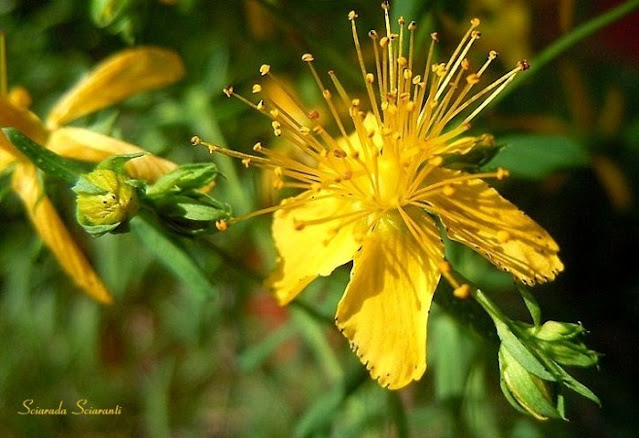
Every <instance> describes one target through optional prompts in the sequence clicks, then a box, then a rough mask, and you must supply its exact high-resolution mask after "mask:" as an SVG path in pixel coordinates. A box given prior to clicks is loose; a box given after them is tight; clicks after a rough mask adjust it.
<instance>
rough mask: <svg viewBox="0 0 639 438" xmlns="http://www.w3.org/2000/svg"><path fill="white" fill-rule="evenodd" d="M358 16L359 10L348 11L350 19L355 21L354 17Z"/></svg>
mask: <svg viewBox="0 0 639 438" xmlns="http://www.w3.org/2000/svg"><path fill="white" fill-rule="evenodd" d="M356 18H357V12H355V11H350V12H349V13H348V19H349V21H353V20H354V19H356Z"/></svg>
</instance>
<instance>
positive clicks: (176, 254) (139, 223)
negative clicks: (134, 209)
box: [130, 216, 217, 298]
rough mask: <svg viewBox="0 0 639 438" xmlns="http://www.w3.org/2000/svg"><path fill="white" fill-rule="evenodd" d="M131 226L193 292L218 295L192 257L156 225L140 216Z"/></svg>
mask: <svg viewBox="0 0 639 438" xmlns="http://www.w3.org/2000/svg"><path fill="white" fill-rule="evenodd" d="M130 225H131V229H132V230H133V231H134V232H135V233H136V235H137V236H138V237H139V238H140V240H141V241H142V242H143V243H144V244H145V245H146V246H147V247H148V248H149V249H150V250H151V251H152V252H153V253H154V254H155V256H156V257H157V258H158V259H159V260H160V261H161V262H162V263H163V264H164V265H165V266H166V267H167V268H168V269H169V270H171V271H172V272H173V273H174V274H175V275H177V276H178V277H179V278H180V279H181V280H182V281H183V282H184V283H186V284H187V285H188V286H189V288H190V289H191V290H193V292H195V293H196V294H197V295H198V296H200V297H202V298H213V297H215V296H216V295H217V289H216V288H215V287H214V286H213V285H211V283H210V282H209V280H208V279H207V278H206V275H205V274H204V272H202V270H201V269H200V268H199V267H198V265H197V264H196V263H195V261H194V260H193V259H192V258H191V256H190V255H189V254H188V253H187V252H185V251H184V250H183V249H182V248H180V247H179V246H178V245H177V244H176V243H175V242H173V241H172V240H171V239H170V238H169V237H168V236H166V235H164V233H162V232H161V231H160V230H159V229H158V228H156V227H155V225H153V224H151V223H150V222H149V221H147V220H145V219H143V218H142V217H140V216H137V217H135V218H133V219H132V220H131V222H130Z"/></svg>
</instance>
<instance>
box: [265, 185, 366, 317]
mask: <svg viewBox="0 0 639 438" xmlns="http://www.w3.org/2000/svg"><path fill="white" fill-rule="evenodd" d="M327 196H328V194H327V192H325V191H322V190H320V191H319V192H318V193H317V194H311V193H310V192H303V193H302V194H300V195H298V196H297V197H295V198H290V199H287V200H284V201H283V202H285V203H286V202H287V203H289V205H291V207H290V208H287V207H284V208H282V209H281V210H278V211H277V212H276V213H275V215H274V218H273V238H274V239H275V246H276V247H277V251H278V253H279V259H278V263H277V267H276V269H275V271H274V272H273V273H272V274H271V276H270V278H269V280H268V281H267V284H268V285H269V286H270V287H271V288H272V290H273V291H274V293H275V296H276V298H277V300H278V302H279V303H280V304H281V305H284V304H287V303H288V302H290V301H291V300H292V299H293V298H295V297H296V296H297V294H299V293H300V292H301V291H302V290H303V289H304V288H305V287H306V286H307V285H308V284H309V283H310V282H311V281H313V280H314V279H315V278H317V276H318V275H322V276H327V275H330V273H331V272H333V270H334V269H335V268H337V267H338V266H340V265H343V264H344V263H347V262H349V261H351V260H352V259H353V254H355V252H356V251H357V249H358V248H359V247H360V243H359V241H358V239H357V227H358V224H359V223H360V222H361V220H363V216H362V219H360V220H358V218H357V210H356V209H354V208H353V206H352V203H351V202H349V201H347V200H346V199H345V198H341V197H337V196H335V197H332V196H329V197H327ZM305 199H306V200H307V201H306V202H304V200H305ZM349 213H353V216H344V215H348V214H349ZM322 218H326V220H325V221H322V222H319V223H312V224H308V225H305V226H303V227H301V224H302V223H304V221H319V220H321V219H322Z"/></svg>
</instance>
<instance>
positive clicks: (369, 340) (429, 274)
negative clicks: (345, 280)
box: [335, 212, 443, 389]
mask: <svg viewBox="0 0 639 438" xmlns="http://www.w3.org/2000/svg"><path fill="white" fill-rule="evenodd" d="M411 216H412V218H413V219H412V225H411V226H413V227H414V228H415V229H416V230H418V231H416V232H413V233H411V232H410V231H409V230H408V228H407V224H406V223H404V222H403V221H402V220H401V218H400V217H392V218H389V217H387V218H383V219H381V220H380V221H379V222H378V224H377V227H376V228H375V229H374V230H373V231H372V232H371V233H370V234H369V236H368V237H367V238H366V240H365V242H364V245H363V246H362V249H361V250H360V252H359V253H358V254H357V255H356V257H355V262H354V266H353V271H352V272H351V281H350V283H349V284H348V287H347V288H346V292H345V294H344V296H343V297H342V299H341V301H340V302H339V305H338V307H337V316H336V318H335V321H336V323H337V326H338V327H339V329H340V331H341V332H342V333H343V334H344V336H346V337H347V338H348V339H349V341H350V343H351V347H352V348H353V350H354V351H355V352H356V353H357V355H358V356H359V358H360V360H361V361H362V363H364V364H365V365H366V368H367V369H368V370H369V371H370V374H371V377H373V378H374V379H376V380H377V381H378V382H379V384H380V385H382V386H384V387H388V388H390V389H399V388H401V387H403V386H406V385H408V384H409V383H410V382H411V381H413V380H419V379H420V378H421V376H422V375H423V374H424V372H425V371H426V323H427V320H428V313H429V309H430V304H431V301H432V298H433V294H434V292H435V288H436V286H437V283H438V282H439V277H440V273H439V270H438V269H437V264H438V263H440V262H441V261H442V259H443V246H442V243H441V240H440V236H439V231H438V230H437V227H436V226H435V223H434V222H433V220H432V219H431V218H430V217H429V216H427V215H426V214H424V213H421V212H415V213H413V214H412V215H411ZM414 234H416V235H419V236H420V237H419V240H417V238H415V237H413V235H414Z"/></svg>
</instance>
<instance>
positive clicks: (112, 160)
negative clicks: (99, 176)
mask: <svg viewBox="0 0 639 438" xmlns="http://www.w3.org/2000/svg"><path fill="white" fill-rule="evenodd" d="M144 155H148V154H147V153H145V152H137V153H135V154H124V155H115V156H113V157H109V158H107V159H106V160H103V161H101V162H100V163H99V164H98V165H97V166H96V169H110V170H113V171H114V172H117V173H121V174H126V170H125V169H124V166H125V165H126V163H128V162H129V161H131V160H132V159H134V158H139V157H143V156H144Z"/></svg>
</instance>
